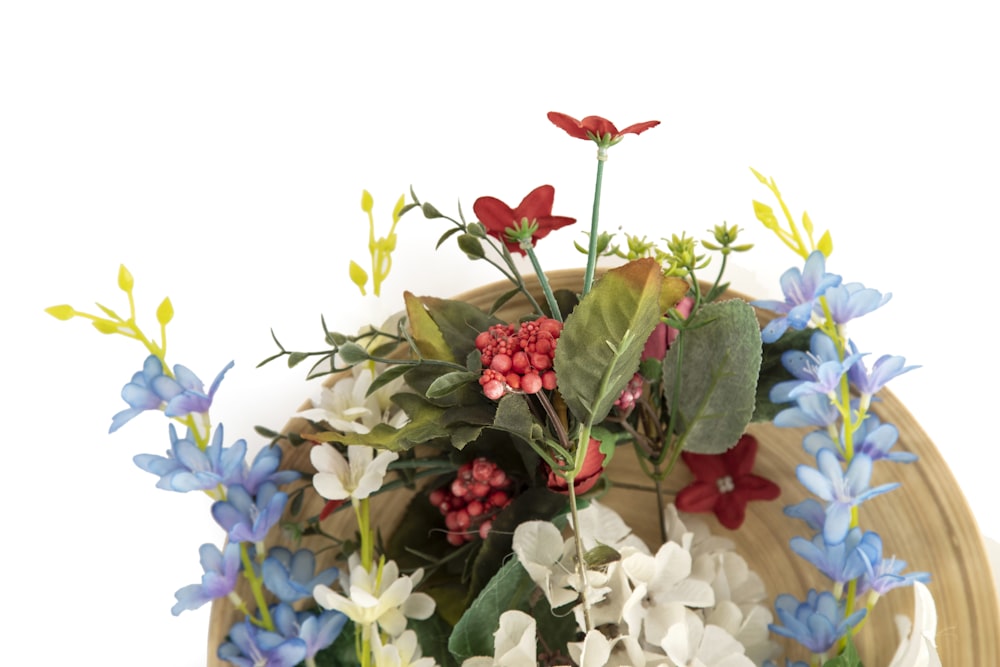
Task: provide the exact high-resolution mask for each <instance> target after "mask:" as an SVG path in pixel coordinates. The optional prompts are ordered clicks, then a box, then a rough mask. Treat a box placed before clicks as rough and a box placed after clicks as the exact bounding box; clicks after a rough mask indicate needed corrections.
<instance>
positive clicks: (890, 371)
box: [847, 341, 920, 397]
mask: <svg viewBox="0 0 1000 667" xmlns="http://www.w3.org/2000/svg"><path fill="white" fill-rule="evenodd" d="M851 349H852V350H854V349H855V347H854V341H851ZM905 363H906V358H905V357H900V356H893V355H888V354H884V355H882V356H881V357H879V358H878V359H877V360H876V361H875V364H874V365H873V366H872V369H871V371H870V372H869V371H868V369H867V368H866V367H865V365H864V363H863V362H862V363H857V364H855V365H854V366H852V367H851V369H850V370H849V371H848V372H847V377H848V379H849V380H850V381H851V384H853V385H854V387H855V388H856V389H857V390H858V393H860V394H861V395H862V397H864V396H873V395H875V394H877V393H878V392H879V391H880V390H881V389H882V387H884V386H885V385H886V384H887V383H888V382H889V380H891V379H893V378H894V377H896V376H898V375H902V374H903V373H908V372H910V371H912V370H913V369H915V368H920V366H904V365H903V364H905Z"/></svg>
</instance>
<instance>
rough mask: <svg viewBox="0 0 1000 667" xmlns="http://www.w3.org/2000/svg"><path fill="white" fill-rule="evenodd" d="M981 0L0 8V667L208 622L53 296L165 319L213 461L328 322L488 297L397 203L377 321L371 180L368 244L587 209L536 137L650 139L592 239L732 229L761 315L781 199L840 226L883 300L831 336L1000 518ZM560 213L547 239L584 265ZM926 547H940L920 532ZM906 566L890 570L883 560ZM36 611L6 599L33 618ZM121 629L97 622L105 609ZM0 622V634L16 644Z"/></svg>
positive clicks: (93, 359) (985, 18)
mask: <svg viewBox="0 0 1000 667" xmlns="http://www.w3.org/2000/svg"><path fill="white" fill-rule="evenodd" d="M991 4H992V3H985V2H983V3H972V2H949V3H935V4H930V3H861V2H841V3H823V4H820V3H803V2H765V3H742V2H722V3H707V2H702V3H652V2H650V3H645V4H643V3H617V4H616V5H615V6H614V8H612V5H611V4H610V3H607V4H605V5H598V4H589V3H581V2H572V3H547V4H543V3H525V2H505V3H502V4H501V3H494V4H491V5H489V6H490V7H496V8H497V9H487V8H485V7H486V6H487V5H480V4H473V3H458V2H454V3H421V4H420V5H417V3H381V4H376V3H309V2H299V3H260V2H246V1H241V2H233V3H228V2H206V1H199V2H171V3H148V2H120V3H111V2H72V3H69V2H67V3H55V2H32V3H28V2H22V3H13V2H11V3H6V4H4V5H3V8H2V9H0V97H2V99H0V116H2V122H0V221H2V223H3V224H2V229H3V235H4V241H3V243H2V253H3V261H2V262H0V272H2V273H0V275H2V285H3V288H2V289H3V294H4V301H5V309H4V315H3V318H4V320H3V323H4V326H3V333H2V334H0V335H2V336H3V344H4V346H3V353H4V356H5V366H4V371H5V373H4V385H5V391H4V394H5V401H4V405H5V408H4V415H5V424H4V430H5V436H6V437H5V456H4V460H5V461H6V464H5V466H4V471H5V478H4V480H3V481H2V483H0V488H2V491H0V493H2V494H3V507H4V510H5V516H6V517H7V526H6V531H5V534H6V537H5V538H4V548H3V555H2V559H3V562H4V568H3V569H4V572H5V576H6V580H5V582H4V592H5V608H6V609H7V610H8V612H9V613H10V614H11V615H13V616H14V617H15V618H16V619H17V620H15V629H14V630H11V628H10V626H9V625H8V626H7V628H8V629H7V631H6V633H5V634H6V636H8V638H9V639H10V640H13V638H14V637H17V640H16V641H10V640H9V641H8V647H7V655H10V653H9V652H10V650H11V648H13V650H14V651H15V652H22V653H23V655H22V656H21V657H22V658H23V657H26V656H27V652H28V651H32V652H37V651H42V652H46V651H49V652H50V653H49V655H48V656H47V657H46V658H43V660H42V661H43V662H45V663H49V662H52V663H57V662H62V661H65V660H67V659H68V656H69V655H70V654H72V655H73V656H75V657H76V658H79V659H82V660H84V661H90V662H94V663H95V664H96V663H101V664H136V663H139V662H141V663H142V664H144V665H147V666H149V667H153V666H156V665H174V666H176V665H199V664H203V663H204V655H205V646H204V635H205V631H206V627H207V622H208V612H207V607H206V608H205V609H202V610H200V611H198V612H188V613H185V614H184V615H182V616H181V617H180V618H178V619H174V618H172V617H171V616H170V613H169V609H170V606H171V605H172V603H173V595H172V594H173V591H174V590H176V589H177V588H180V587H181V586H183V585H185V584H188V583H193V582H195V581H197V580H198V578H199V576H200V574H201V570H200V567H199V565H198V562H197V549H198V546H199V545H200V544H202V543H203V542H209V541H211V542H215V543H220V544H221V540H222V537H221V531H220V530H219V529H218V528H216V527H215V526H214V524H213V523H212V521H211V520H210V518H208V501H207V499H205V498H204V497H199V496H196V495H189V496H182V495H176V494H168V493H164V492H162V491H158V490H156V489H155V488H154V486H153V484H154V482H155V479H154V478H153V477H152V476H149V475H147V474H146V473H143V472H141V471H140V470H138V469H137V468H135V467H134V465H133V464H132V462H131V457H132V456H133V455H134V454H137V453H140V452H156V453H162V452H163V451H164V450H165V449H166V447H167V444H168V443H167V439H166V427H165V425H164V423H163V420H162V419H161V418H159V417H157V416H156V415H149V414H147V415H144V416H142V417H141V418H139V419H136V420H135V421H134V422H132V423H130V424H129V425H128V426H127V427H126V428H124V429H123V430H122V431H120V432H119V433H117V434H115V435H113V436H109V435H107V427H108V425H109V423H110V418H111V415H112V414H114V413H115V412H117V411H118V410H120V409H122V408H123V407H124V403H123V402H122V401H121V400H120V399H119V397H118V393H119V391H120V388H121V386H122V385H123V384H124V383H125V382H126V381H127V380H128V379H129V377H130V375H131V374H132V373H133V372H134V371H135V370H138V368H139V367H140V365H141V362H142V359H143V358H144V356H145V354H144V352H143V351H142V350H141V349H140V348H139V346H138V345H136V344H134V343H132V342H131V341H127V340H125V339H117V338H108V337H103V336H100V335H99V334H97V333H96V332H94V331H93V330H92V329H91V328H90V327H89V326H88V325H87V324H86V323H84V322H83V321H74V322H69V323H66V322H57V321H56V320H54V319H52V318H50V317H48V316H47V315H45V314H44V313H43V312H42V309H43V308H45V307H46V306H50V305H54V304H59V303H70V304H73V305H75V306H76V307H77V308H80V309H86V308H87V307H88V306H89V305H90V304H91V303H92V302H93V301H95V300H99V301H101V302H102V303H104V304H105V305H107V306H109V307H111V308H113V309H116V310H119V312H122V311H125V310H127V306H126V304H125V301H124V295H123V294H122V293H121V292H119V291H118V290H117V287H116V275H117V270H118V265H119V264H120V263H125V264H126V265H127V266H128V268H129V269H130V270H131V271H132V273H133V275H134V276H135V279H136V295H137V299H138V307H139V313H140V322H141V323H145V324H146V325H147V326H149V327H150V329H151V330H152V329H154V328H155V326H154V322H155V321H154V319H153V312H154V310H155V308H156V306H157V304H158V303H159V301H160V300H161V299H162V298H163V297H164V296H166V295H169V296H170V297H171V299H172V300H173V303H174V307H175V309H176V312H177V315H176V318H175V321H174V323H173V324H172V325H171V327H170V330H171V334H170V336H171V337H170V339H169V351H168V356H169V358H170V360H171V361H172V363H183V364H185V365H188V366H189V367H190V368H192V369H193V370H194V371H195V372H196V373H198V374H199V375H200V376H201V378H202V379H203V380H205V382H206V383H208V382H210V381H211V379H212V378H213V377H214V376H215V374H216V372H217V371H218V370H219V369H221V368H222V367H223V366H224V365H225V364H226V363H227V362H228V361H230V360H235V361H236V367H235V368H234V369H233V370H232V371H231V372H230V373H229V375H228V376H227V378H226V380H225V382H224V383H223V386H222V389H221V391H220V393H219V394H218V396H217V399H216V401H215V405H214V407H213V414H214V415H215V418H216V420H219V421H222V422H223V423H224V424H225V426H226V434H227V441H230V442H231V441H232V440H233V439H235V438H237V437H241V436H245V437H247V438H248V439H249V440H250V441H251V443H252V444H253V445H254V446H259V444H260V439H259V438H257V437H256V436H254V435H253V432H252V427H253V425H254V424H265V425H269V426H272V427H280V426H281V425H282V424H283V422H284V421H285V418H286V417H287V416H288V415H289V414H290V413H291V412H293V411H294V410H295V409H296V408H297V406H298V405H299V404H300V403H301V401H302V399H303V398H305V397H307V396H310V395H313V394H314V393H315V392H316V385H315V384H311V385H309V384H306V383H305V382H304V381H303V379H302V378H303V374H304V370H303V369H295V370H291V371H290V370H288V369H287V368H285V367H283V366H282V365H281V364H275V365H273V366H269V367H266V368H263V369H260V370H257V369H255V368H254V366H255V365H256V363H257V362H258V361H260V360H261V359H263V358H264V357H265V356H268V355H269V354H271V353H272V351H273V350H274V347H273V344H272V342H271V340H270V337H269V329H270V328H274V330H275V331H276V332H277V333H278V334H279V336H280V338H281V339H282V340H283V342H285V343H286V345H287V346H289V347H290V348H294V349H314V348H317V347H319V346H320V345H321V343H322V340H321V331H320V319H319V318H320V315H321V314H322V315H325V316H326V317H327V320H328V322H329V323H330V324H331V326H332V327H334V328H340V329H342V330H344V331H353V330H355V329H356V328H357V327H358V326H359V325H360V324H362V323H364V322H366V321H370V320H374V321H380V320H381V318H382V317H383V316H385V315H387V314H388V313H390V312H392V311H394V310H396V309H397V308H398V307H399V303H400V302H399V300H398V294H399V293H400V292H401V291H402V290H403V289H404V288H408V289H411V290H413V291H415V292H418V293H426V294H437V295H449V294H454V293H456V292H459V291H462V290H463V289H466V288H468V287H471V286H474V285H476V284H479V283H482V282H485V281H489V280H492V279H493V274H492V273H491V272H490V270H489V269H488V267H487V266H486V265H485V264H481V265H471V264H470V263H469V262H467V261H465V260H464V259H463V258H461V257H460V256H459V255H458V253H457V251H456V250H455V249H454V248H453V247H452V246H449V247H448V248H447V249H446V250H442V251H439V252H436V253H435V252H434V251H433V244H434V241H435V240H436V238H437V236H438V235H439V234H440V233H441V232H443V231H444V230H445V229H446V228H447V227H446V224H445V223H443V222H442V221H425V220H424V219H423V218H422V217H421V216H419V215H418V214H416V213H414V214H411V215H409V216H407V217H405V218H404V219H403V221H402V222H401V223H400V226H399V228H398V234H399V246H400V252H399V253H398V254H397V256H396V260H395V261H396V264H395V268H394V270H393V273H392V275H391V277H390V279H389V280H388V282H387V283H386V285H385V293H386V294H387V296H386V297H384V298H383V300H381V301H377V300H375V299H373V298H371V297H369V298H364V299H363V298H361V297H360V295H359V294H358V293H357V290H356V289H355V288H354V287H353V286H352V285H350V284H349V282H348V281H347V262H348V260H349V259H352V258H353V259H356V260H358V261H362V262H363V260H364V258H365V244H366V239H367V223H366V219H365V217H364V214H363V213H362V212H361V211H360V208H359V202H360V195H361V190H362V189H363V188H367V189H369V191H370V192H371V193H372V195H373V196H374V198H375V207H376V215H377V220H378V224H379V233H381V234H384V233H385V232H386V228H387V225H388V220H389V212H390V211H391V208H392V205H393V204H394V202H395V200H396V198H398V196H399V195H400V194H401V193H403V192H404V191H406V190H407V188H408V187H409V186H410V185H411V184H412V185H413V186H414V188H415V189H416V192H417V194H418V195H420V196H421V197H422V198H423V199H425V200H429V201H431V202H433V203H435V204H436V205H437V206H438V207H439V208H440V209H442V210H443V211H446V212H450V213H453V212H454V211H455V203H456V201H457V200H459V199H460V200H461V201H462V203H463V204H464V206H465V210H466V211H467V212H470V211H471V204H472V202H473V201H474V200H475V198H476V197H478V196H481V195H487V194H489V195H493V196H497V197H499V198H501V199H503V200H505V201H507V202H508V203H510V204H516V203H517V202H518V201H519V200H520V199H521V197H523V196H524V195H525V194H527V192H528V191H529V190H531V189H532V188H534V187H536V186H537V185H540V184H542V183H551V184H553V185H554V186H555V187H556V200H555V211H554V212H555V214H557V215H570V216H574V217H577V218H579V219H581V220H583V221H586V220H589V212H590V197H591V187H592V179H593V171H594V160H593V156H594V150H593V147H592V145H591V144H588V143H585V142H582V141H577V140H574V139H571V138H569V137H568V136H566V135H565V134H564V133H563V132H562V131H561V130H558V129H556V128H555V127H554V126H552V125H550V124H549V122H548V121H547V120H546V118H545V113H546V112H548V111H550V110H558V111H562V112H564V113H568V114H570V115H572V116H576V117H582V116H585V115H589V114H599V115H603V116H606V117H608V118H610V119H611V120H613V121H615V122H616V123H617V124H618V125H619V127H622V126H624V125H628V124H631V123H634V122H639V121H645V120H651V119H658V120H661V121H662V125H661V126H659V127H657V128H655V129H653V130H650V131H649V132H647V133H646V134H644V135H642V136H641V137H635V136H629V137H628V138H626V139H625V140H624V142H622V144H620V145H619V146H617V147H615V148H614V149H612V152H611V160H610V161H609V163H608V165H607V168H606V170H605V190H604V207H603V210H602V221H603V223H604V226H605V228H609V229H613V228H615V227H617V226H623V227H625V228H626V229H628V230H631V231H634V232H637V233H640V234H647V235H648V236H650V237H652V238H657V237H661V236H664V235H670V234H673V233H680V232H681V231H687V232H688V233H689V234H693V235H695V236H696V237H698V238H701V237H703V236H704V230H706V229H709V228H711V227H712V226H713V225H715V224H718V223H720V222H722V221H724V220H725V221H728V222H729V223H730V224H738V225H740V226H741V227H742V228H744V230H745V232H744V235H745V237H746V240H747V241H749V242H754V243H756V244H757V249H755V251H754V252H753V253H751V255H750V256H748V257H746V260H747V261H748V262H750V264H749V266H747V267H746V268H744V269H742V270H738V271H735V272H734V273H733V278H734V281H735V285H736V286H737V287H739V288H740V289H742V290H743V291H746V292H751V293H753V294H755V295H758V296H768V297H777V296H779V295H780V291H779V289H778V287H777V278H778V276H779V275H780V274H781V272H782V271H783V270H784V269H785V268H787V267H788V266H789V265H791V264H792V263H794V262H795V259H796V258H795V257H794V256H793V255H792V254H791V253H790V252H789V251H787V250H785V249H784V248H783V247H782V246H780V244H779V243H778V242H777V240H776V239H775V238H773V237H771V236H770V235H769V234H768V233H767V232H766V231H765V230H763V229H762V228H761V226H760V225H759V223H757V222H756V220H755V219H754V217H753V213H752V209H751V205H750V202H751V200H752V199H754V198H757V199H762V200H763V201H766V202H768V203H771V200H770V199H769V195H768V193H767V192H766V190H765V189H764V188H763V187H762V186H760V185H759V184H758V183H757V182H756V180H755V179H754V178H753V176H752V175H751V173H750V171H749V170H748V167H749V166H753V167H755V168H756V169H758V170H759V171H761V172H763V173H764V174H767V175H771V176H774V177H775V178H776V179H777V180H778V183H779V185H780V187H781V188H782V191H783V192H784V194H785V195H786V198H787V201H788V203H789V205H790V206H791V208H792V210H793V212H794V213H795V215H796V216H798V215H801V212H802V210H803V209H806V210H808V211H809V213H810V215H811V217H812V219H813V220H814V222H815V223H816V225H817V227H818V228H820V229H826V228H829V229H830V230H831V231H832V234H833V238H834V243H835V251H834V253H833V256H832V258H831V260H830V262H829V265H828V266H829V269H830V270H831V271H834V272H837V273H840V274H842V275H843V276H844V277H845V279H846V280H856V281H861V282H864V283H865V284H866V285H868V286H871V287H876V288H878V289H881V290H883V291H891V292H893V293H894V297H893V300H892V301H891V303H890V304H889V305H888V306H887V307H886V308H885V309H883V310H882V311H879V312H877V313H875V314H873V315H871V316H870V317H869V318H868V321H866V322H863V323H859V324H858V325H857V326H856V327H855V328H854V329H852V333H853V335H854V337H855V338H856V339H857V340H858V341H859V343H860V345H861V347H862V348H864V349H866V350H869V351H871V352H872V353H874V356H873V357H872V358H875V357H877V356H879V355H881V354H884V353H891V354H901V355H904V356H905V357H906V358H907V361H908V362H909V363H916V364H922V365H923V366H924V368H922V369H921V370H919V371H917V372H914V373H910V374H908V375H906V376H903V377H902V378H900V379H898V380H897V381H896V382H895V383H894V384H893V385H892V389H893V391H895V392H896V393H897V394H898V395H899V396H900V397H901V398H902V399H903V401H904V403H905V404H906V405H907V406H908V407H909V408H910V410H911V411H912V412H913V413H914V415H915V416H916V418H917V419H918V420H919V422H920V423H921V424H922V425H923V426H924V428H925V429H926V430H927V432H928V433H929V434H930V436H931V437H932V439H933V440H934V441H935V443H936V444H937V446H938V447H939V448H940V450H941V451H942V452H943V454H944V456H945V458H946V459H947V460H948V463H949V465H950V467H951V470H952V472H953V473H954V475H955V476H956V478H957V479H958V481H959V483H960V484H961V486H962V488H963V489H964V491H965V493H966V496H967V498H968V499H969V502H970V504H971V505H972V507H973V510H974V512H975V514H976V516H977V518H978V519H979V521H980V522H981V526H982V528H983V531H984V533H986V534H987V535H991V536H993V537H997V536H1000V517H998V516H997V514H996V513H995V512H994V508H995V506H996V501H995V497H996V496H995V493H996V489H995V485H996V479H995V478H996V474H997V464H998V462H1000V459H998V455H997V453H996V448H997V446H998V445H997V438H996V431H995V428H994V426H993V423H992V422H993V419H991V417H993V416H995V412H996V408H995V402H996V381H997V372H998V370H1000V369H998V366H997V362H996V359H997V354H996V344H995V340H994V338H995V324H994V322H995V311H996V308H995V307H993V306H992V303H993V296H994V294H995V292H996V289H995V286H994V281H995V275H996V273H995V270H994V269H995V265H996V254H995V247H996V245H995V244H996V238H997V236H996V229H997V223H998V222H1000V220H998V213H997V211H998V202H997V197H996V192H997V183H998V178H1000V168H998V163H997V155H998V152H1000V138H998V129H997V118H998V117H1000V106H998V102H997V83H998V76H997V74H998V72H997V69H998V63H1000V46H998V44H1000V42H998V40H997V39H996V34H997V28H998V22H997V19H996V16H995V14H994V8H993V7H992V6H991ZM581 227H582V225H578V226H576V227H573V228H568V229H566V230H564V231H561V232H559V233H556V234H553V235H552V236H551V237H550V238H549V239H546V241H545V242H544V243H543V244H541V245H540V246H539V254H540V256H541V259H542V261H543V263H544V264H545V266H546V268H558V267H566V266H573V265H576V264H578V263H579V261H580V256H579V255H577V254H576V253H575V252H574V251H572V250H570V249H569V248H570V246H571V243H572V241H573V240H579V238H580V231H581V230H580V228H581ZM942 539H945V537H944V536H942ZM900 555H901V556H902V557H906V554H900ZM25 603H27V608H25V607H24V605H25ZM123 609H124V610H125V613H122V610H123ZM8 623H9V621H8Z"/></svg>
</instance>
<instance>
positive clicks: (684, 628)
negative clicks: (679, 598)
mask: <svg viewBox="0 0 1000 667" xmlns="http://www.w3.org/2000/svg"><path fill="white" fill-rule="evenodd" d="M669 617H670V619H671V621H672V622H671V623H670V627H669V628H668V629H667V632H666V634H665V635H664V636H663V638H662V639H661V640H660V641H659V644H660V646H661V647H662V648H663V652H664V653H666V654H667V657H668V658H670V659H671V660H672V661H673V663H674V664H675V665H682V666H683V667H754V664H753V662H752V661H751V660H750V658H748V657H747V656H746V653H745V652H744V648H743V645H742V644H740V643H739V641H737V640H736V638H735V637H733V636H732V635H731V634H729V633H728V632H726V631H725V630H724V629H723V628H721V627H719V626H717V625H706V624H705V622H704V621H702V619H701V617H700V616H698V614H695V613H694V612H692V611H691V610H690V609H684V608H683V607H681V608H677V607H674V608H672V609H670V610H669Z"/></svg>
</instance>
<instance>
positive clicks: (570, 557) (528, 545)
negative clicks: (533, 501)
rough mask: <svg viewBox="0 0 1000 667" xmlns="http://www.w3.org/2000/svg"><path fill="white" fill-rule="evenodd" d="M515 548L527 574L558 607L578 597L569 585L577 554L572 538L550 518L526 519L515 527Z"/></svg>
mask: <svg viewBox="0 0 1000 667" xmlns="http://www.w3.org/2000/svg"><path fill="white" fill-rule="evenodd" d="M512 546H513V550H514V553H515V554H516V555H517V558H518V560H519V561H520V562H521V565H522V566H523V567H524V569H525V570H527V572H528V576H529V577H531V580H532V581H533V582H535V585H537V586H538V588H540V589H541V591H542V593H544V594H545V597H546V599H548V601H549V605H550V606H551V607H552V608H553V609H555V608H557V607H561V606H563V605H564V604H568V603H570V602H572V601H573V600H575V599H576V598H577V593H576V592H575V591H573V590H570V589H569V588H567V586H568V585H569V578H570V577H571V576H573V575H574V570H575V565H574V562H575V561H574V558H575V556H576V550H575V546H574V544H573V541H572V540H565V541H564V540H563V537H562V533H560V532H559V529H558V528H556V527H555V525H554V524H552V523H550V522H548V521H525V522H524V523H522V524H520V525H518V527H517V528H516V529H514V540H513V545H512Z"/></svg>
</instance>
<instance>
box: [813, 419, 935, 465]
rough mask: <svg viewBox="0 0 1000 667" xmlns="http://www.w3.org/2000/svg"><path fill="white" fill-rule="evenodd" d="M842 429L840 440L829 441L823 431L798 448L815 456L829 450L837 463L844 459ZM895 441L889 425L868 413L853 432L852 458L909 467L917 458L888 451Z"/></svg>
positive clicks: (896, 431)
mask: <svg viewBox="0 0 1000 667" xmlns="http://www.w3.org/2000/svg"><path fill="white" fill-rule="evenodd" d="M843 429H844V427H841V431H840V438H839V439H838V440H837V442H834V441H833V438H831V437H830V434H829V433H827V432H826V431H813V432H812V433H810V434H809V435H807V436H806V437H805V438H803V440H802V448H803V449H805V450H806V451H807V452H809V453H810V454H812V455H813V456H815V455H816V454H818V453H819V450H821V449H829V450H831V451H833V453H835V454H836V455H837V458H838V459H840V460H841V461H843V460H845V459H844V443H843V438H844V430H843ZM898 439H899V429H897V428H896V427H895V426H893V425H892V424H883V423H882V422H881V421H880V420H879V418H878V417H877V416H876V415H875V414H874V413H872V412H869V413H868V414H867V415H865V418H864V421H862V422H861V425H860V426H858V428H857V429H856V430H855V431H854V434H853V436H852V440H853V443H854V452H855V453H856V454H866V455H867V456H869V457H870V458H871V460H872V461H892V462H894V463H912V462H913V461H916V460H917V458H918V457H917V455H916V454H913V453H912V452H893V451H890V450H891V449H892V447H893V445H895V444H896V441H897V440H898Z"/></svg>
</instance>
